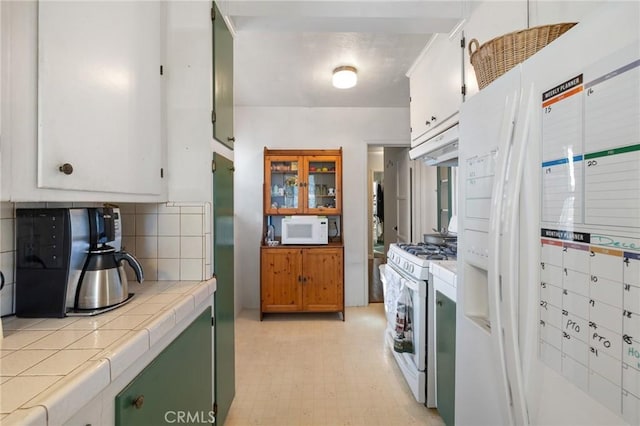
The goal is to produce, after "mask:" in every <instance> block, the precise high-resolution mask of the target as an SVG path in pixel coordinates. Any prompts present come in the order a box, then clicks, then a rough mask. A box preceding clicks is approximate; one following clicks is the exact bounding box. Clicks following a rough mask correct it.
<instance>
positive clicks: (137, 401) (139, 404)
mask: <svg viewBox="0 0 640 426" xmlns="http://www.w3.org/2000/svg"><path fill="white" fill-rule="evenodd" d="M142 404H144V395H139V396H137V397H136V399H134V400H133V402H132V403H131V405H133V406H134V407H136V409H137V410H139V409H140V408H142Z"/></svg>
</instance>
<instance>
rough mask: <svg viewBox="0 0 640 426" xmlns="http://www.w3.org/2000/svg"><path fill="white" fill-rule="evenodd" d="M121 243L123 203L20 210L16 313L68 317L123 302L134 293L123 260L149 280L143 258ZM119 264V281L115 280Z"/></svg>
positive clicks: (17, 218) (108, 308) (31, 315)
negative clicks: (115, 270)
mask: <svg viewBox="0 0 640 426" xmlns="http://www.w3.org/2000/svg"><path fill="white" fill-rule="evenodd" d="M121 245H122V227H121V217H120V210H119V209H118V208H117V207H103V208H54V209H16V277H15V282H16V315H17V316H19V317H35V318H47V317H52V318H62V317H64V316H67V315H94V314H97V313H100V312H104V311H106V310H110V309H113V308H115V307H117V306H120V304H122V303H124V302H126V301H127V300H129V298H130V296H131V295H130V294H129V293H128V288H127V287H128V286H127V284H126V283H125V284H123V281H124V280H123V278H122V277H124V279H126V274H120V269H121V268H122V270H124V267H123V265H122V263H123V261H127V262H129V264H130V265H131V266H132V267H134V270H135V271H136V277H137V278H138V281H142V280H143V273H142V268H141V267H140V264H139V262H137V261H135V259H134V260H131V259H129V257H128V256H130V255H128V254H127V253H124V252H121V248H122V246H121ZM92 251H99V253H91V252H92ZM109 251H110V253H111V255H109V254H107V252H109ZM131 258H132V259H133V257H132V256H131ZM114 263H115V265H117V267H116V269H117V270H118V272H119V274H118V275H119V281H118V280H115V279H109V278H112V277H113V276H114V274H113V269H114V267H113V266H114ZM85 271H86V272H85ZM83 272H84V275H83ZM100 275H104V276H107V277H108V278H100V277H99V276H100ZM90 277H93V278H90ZM92 280H93V281H92ZM105 283H107V284H105ZM109 283H113V285H110V284H109ZM118 283H119V284H118ZM101 292H102V293H101ZM96 294H104V296H100V297H94V296H92V295H96ZM123 294H125V295H126V296H125V297H124V299H123V297H122V295H123ZM91 300H94V301H93V302H92V301H91Z"/></svg>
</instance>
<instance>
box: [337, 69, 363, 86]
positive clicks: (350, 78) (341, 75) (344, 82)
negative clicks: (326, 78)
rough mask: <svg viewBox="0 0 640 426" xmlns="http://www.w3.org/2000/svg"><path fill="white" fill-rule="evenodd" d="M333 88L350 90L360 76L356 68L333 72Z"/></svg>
mask: <svg viewBox="0 0 640 426" xmlns="http://www.w3.org/2000/svg"><path fill="white" fill-rule="evenodd" d="M332 82H333V87H336V88H338V89H349V88H351V87H353V86H355V85H356V83H357V82H358V74H357V70H356V68H355V67H351V66H348V65H347V66H343V67H338V68H336V69H335V70H333V80H332Z"/></svg>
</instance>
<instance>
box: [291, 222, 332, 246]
mask: <svg viewBox="0 0 640 426" xmlns="http://www.w3.org/2000/svg"><path fill="white" fill-rule="evenodd" d="M328 223H329V219H327V218H326V217H325V216H287V217H284V218H282V244H327V243H328V242H329V235H328V229H329V226H328Z"/></svg>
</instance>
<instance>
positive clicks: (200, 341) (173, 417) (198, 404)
mask: <svg viewBox="0 0 640 426" xmlns="http://www.w3.org/2000/svg"><path fill="white" fill-rule="evenodd" d="M211 368H212V363H211V308H210V307H209V308H207V309H206V310H205V311H203V312H202V314H200V316H198V318H196V319H195V320H194V321H193V323H191V325H190V326H189V327H187V329H186V330H184V331H183V332H182V334H180V335H179V336H178V337H177V338H176V339H175V340H174V341H173V342H171V343H170V344H169V346H167V348H166V349H165V350H164V351H162V352H161V353H160V354H159V355H158V356H157V357H156V358H155V359H154V360H153V361H152V362H151V363H150V364H149V365H148V366H147V367H146V368H145V369H144V370H142V372H141V373H140V374H139V375H138V376H137V377H136V378H135V379H133V380H132V381H131V383H129V385H127V387H125V388H124V389H123V390H122V392H120V393H119V394H118V395H117V396H116V416H115V420H116V422H115V423H116V425H122V426H124V425H131V426H144V425H149V426H158V425H164V424H193V425H195V424H197V425H202V424H211V423H213V422H214V420H215V419H214V417H213V411H212V406H211V401H212V400H213V398H212V389H211V379H208V378H210V377H211Z"/></svg>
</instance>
